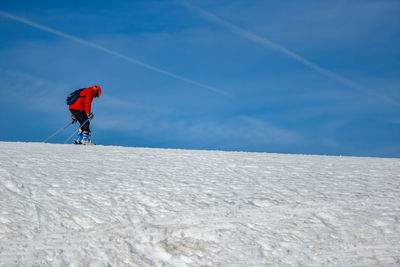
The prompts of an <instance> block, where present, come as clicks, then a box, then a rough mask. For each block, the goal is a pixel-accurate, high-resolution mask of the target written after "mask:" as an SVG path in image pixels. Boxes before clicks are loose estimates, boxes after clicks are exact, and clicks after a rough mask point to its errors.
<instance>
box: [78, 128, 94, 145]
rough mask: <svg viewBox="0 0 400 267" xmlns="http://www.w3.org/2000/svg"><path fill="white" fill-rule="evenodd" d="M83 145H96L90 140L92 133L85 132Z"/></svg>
mask: <svg viewBox="0 0 400 267" xmlns="http://www.w3.org/2000/svg"><path fill="white" fill-rule="evenodd" d="M81 144H83V145H94V144H93V143H92V140H90V132H87V131H84V132H83V139H82V141H81Z"/></svg>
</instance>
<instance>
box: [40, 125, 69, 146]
mask: <svg viewBox="0 0 400 267" xmlns="http://www.w3.org/2000/svg"><path fill="white" fill-rule="evenodd" d="M71 124H72V122H70V123H68V124H67V125H66V126H65V127H64V128H62V129H60V130H58V131H57V132H55V133H54V134H53V135H50V136H49V137H47V138H46V139H44V140H43V141H42V143H45V142H46V141H48V140H50V139H51V138H53V137H54V136H56V135H57V134H59V133H60V132H61V131H62V130H64V129H65V128H67V127H68V126H70V125H71Z"/></svg>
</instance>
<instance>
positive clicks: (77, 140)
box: [74, 129, 83, 145]
mask: <svg viewBox="0 0 400 267" xmlns="http://www.w3.org/2000/svg"><path fill="white" fill-rule="evenodd" d="M82 140H83V134H82V130H81V129H79V133H78V137H77V138H76V139H75V140H74V143H75V144H77V145H80V144H82Z"/></svg>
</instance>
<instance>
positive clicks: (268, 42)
mask: <svg viewBox="0 0 400 267" xmlns="http://www.w3.org/2000/svg"><path fill="white" fill-rule="evenodd" d="M180 2H181V3H182V4H184V5H185V6H187V7H189V8H191V9H193V10H195V11H196V12H198V13H199V14H200V15H202V16H203V17H204V18H205V19H207V20H209V21H211V22H213V23H215V24H217V25H219V26H221V27H223V28H225V29H228V30H229V31H231V32H233V33H235V34H237V35H239V36H241V37H243V38H246V39H248V40H250V41H252V42H255V43H257V44H260V45H262V46H264V47H267V48H269V49H272V50H275V51H277V52H279V53H282V54H284V55H286V56H288V57H289V58H291V59H293V60H295V61H297V62H299V63H301V64H303V65H305V66H307V67H309V68H311V69H314V70H315V71H317V72H318V73H320V74H322V75H324V76H327V77H329V78H331V79H333V80H335V81H337V82H340V83H342V84H344V85H346V86H348V87H350V88H352V89H356V90H358V91H360V92H362V93H364V94H368V95H371V96H374V97H377V98H379V99H381V100H383V101H385V102H386V103H389V104H391V105H394V106H400V102H399V101H397V100H394V99H392V98H390V97H388V96H385V95H383V94H379V93H377V92H375V91H373V90H371V89H369V88H367V87H365V86H363V85H360V84H358V83H356V82H354V81H352V80H349V79H347V78H345V77H343V76H341V75H339V74H337V73H334V72H332V71H330V70H328V69H325V68H323V67H321V66H319V65H317V64H315V63H313V62H311V61H310V60H308V59H306V58H304V57H302V56H300V55H298V54H296V53H294V52H293V51H291V50H289V49H287V48H285V47H283V46H281V45H279V44H276V43H274V42H272V41H271V40H268V39H266V38H263V37H261V36H259V35H256V34H254V33H251V32H249V31H247V30H245V29H243V28H240V27H238V26H236V25H234V24H232V23H230V22H228V21H226V20H224V19H222V18H220V17H218V16H216V15H214V14H212V13H210V12H208V11H206V10H204V9H202V8H200V7H197V6H194V5H192V4H190V3H189V2H187V1H186V0H180Z"/></svg>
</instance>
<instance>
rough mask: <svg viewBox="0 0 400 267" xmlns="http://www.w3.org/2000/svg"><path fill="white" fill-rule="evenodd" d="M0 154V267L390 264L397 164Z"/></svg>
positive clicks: (79, 150) (192, 155) (394, 246)
mask: <svg viewBox="0 0 400 267" xmlns="http://www.w3.org/2000/svg"><path fill="white" fill-rule="evenodd" d="M0 152H1V153H0V266H17V265H23V266H33V265H35V266H107V265H109V266H265V265H274V266H277V265H279V266H298V265H307V266H310V265H311V266H327V265H328V266H329V265H340V266H354V265H356V266H360V265H363V266H364V265H370V266H376V265H385V266H386V265H400V227H399V226H400V224H399V219H400V160H399V159H381V158H352V157H329V156H306V155H279V154H267V153H244V152H219V151H191V150H172V149H171V150H168V149H146V148H126V147H112V146H76V145H56V144H40V143H6V142H0Z"/></svg>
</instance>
